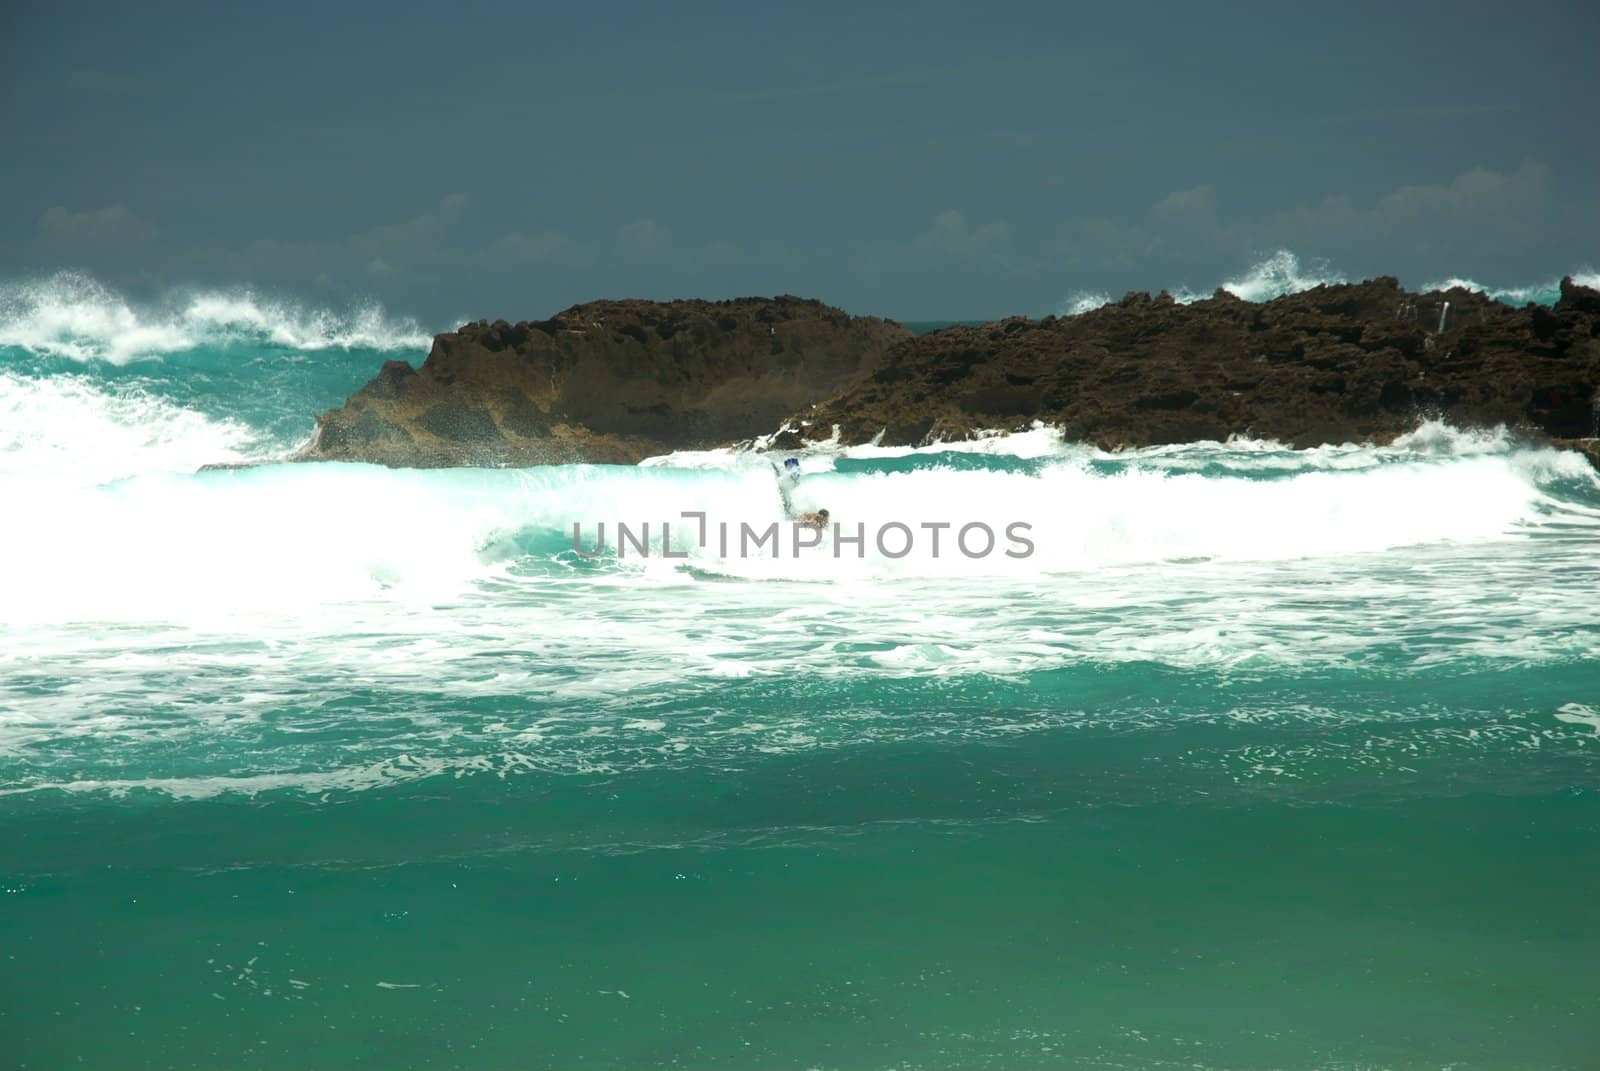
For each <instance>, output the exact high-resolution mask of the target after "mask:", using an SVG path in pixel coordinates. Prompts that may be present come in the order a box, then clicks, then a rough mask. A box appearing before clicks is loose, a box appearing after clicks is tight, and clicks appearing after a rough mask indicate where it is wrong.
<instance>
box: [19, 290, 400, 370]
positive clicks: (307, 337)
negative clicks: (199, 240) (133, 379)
mask: <svg viewBox="0 0 1600 1071" xmlns="http://www.w3.org/2000/svg"><path fill="white" fill-rule="evenodd" d="M429 340H430V336H429V334H428V332H426V331H424V330H423V329H422V327H421V326H420V325H418V324H417V323H416V322H414V321H412V320H408V319H399V320H396V319H392V318H390V317H389V316H388V315H387V314H386V313H385V312H384V311H383V309H382V308H381V307H379V306H377V305H371V306H367V307H364V308H354V309H350V310H347V311H345V312H334V311H331V310H326V309H315V308H308V307H306V306H304V305H300V304H297V303H295V302H292V301H284V300H275V299H272V298H269V297H266V296H263V295H261V294H259V293H256V292H255V291H252V290H248V289H239V290H234V291H212V290H187V291H174V292H172V293H170V294H168V295H167V296H166V297H165V298H164V299H162V300H161V301H159V302H156V303H154V304H152V305H149V306H142V305H136V304H135V303H133V302H132V301H130V300H129V299H128V298H127V297H126V296H124V295H122V294H120V293H118V292H116V291H115V290H113V289H111V288H109V287H107V286H104V285H102V284H101V283H99V282H97V281H96V280H94V279H93V278H91V277H89V276H87V275H83V274H80V273H76V272H63V273H61V274H58V275H54V276H51V277H49V278H47V279H43V280H38V281H33V282H11V283H6V284H0V347H4V346H13V347H19V348H24V349H28V350H32V351H34V352H36V353H43V354H49V355H52V356H58V357H67V358H71V359H74V360H80V361H89V360H104V361H110V362H112V363H116V364H125V363H127V362H129V361H134V360H139V359H141V358H150V357H160V356H162V355H165V354H172V353H181V352H183V351H186V350H192V349H196V348H198V347H202V346H213V347H216V346H227V345H231V344H235V343H250V344H255V345H265V346H272V347H278V348H283V349H291V350H301V351H311V350H322V349H330V348H346V349H355V348H361V349H374V350H396V351H398V350H425V349H427V347H428V344H429Z"/></svg>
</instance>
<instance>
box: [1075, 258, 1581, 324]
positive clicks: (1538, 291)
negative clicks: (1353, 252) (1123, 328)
mask: <svg viewBox="0 0 1600 1071" xmlns="http://www.w3.org/2000/svg"><path fill="white" fill-rule="evenodd" d="M1572 278H1573V281H1574V282H1576V283H1577V284H1578V285H1580V286H1587V287H1589V288H1591V289H1596V290H1600V272H1595V271H1593V270H1592V269H1589V268H1584V269H1582V270H1581V271H1577V272H1574V273H1573V275H1572ZM1349 281H1350V280H1349V279H1347V278H1346V277H1345V276H1344V275H1343V274H1341V273H1339V272H1337V271H1335V270H1334V269H1333V268H1332V267H1331V266H1330V265H1329V264H1328V263H1327V262H1326V261H1312V262H1309V263H1303V262H1302V261H1301V259H1300V258H1299V257H1298V256H1296V255H1295V254H1294V253H1292V252H1290V251H1289V250H1287V249H1280V250H1278V251H1276V252H1275V253H1273V254H1272V255H1271V256H1268V257H1266V258H1264V259H1262V260H1260V261H1258V262H1257V263H1256V264H1254V265H1253V266H1252V267H1251V268H1250V270H1249V271H1246V272H1245V273H1243V274H1242V275H1238V276H1235V277H1233V278H1230V279H1226V280H1224V281H1223V282H1222V283H1221V284H1219V286H1218V287H1217V289H1222V290H1226V291H1228V292H1229V293H1231V294H1233V295H1234V296H1236V297H1240V298H1243V299H1244V300H1245V301H1271V300H1272V299H1273V298H1277V297H1282V296H1283V295H1285V294H1298V293H1300V292H1301V291H1304V290H1311V289H1313V288H1315V287H1318V286H1329V285H1333V284H1337V283H1346V282H1349ZM1453 287H1462V288H1464V289H1467V290H1473V291H1476V292H1478V293H1482V294H1487V295H1489V296H1490V297H1492V298H1494V299H1495V300H1496V301H1503V302H1505V303H1506V304H1509V305H1524V304H1527V303H1528V302H1534V303H1536V304H1540V305H1553V304H1555V302H1556V300H1557V299H1558V298H1559V297H1560V296H1561V282H1560V280H1559V279H1550V280H1547V281H1545V282H1542V283H1536V284H1534V285H1531V286H1509V287H1493V286H1485V285H1484V284H1482V283H1478V282H1475V281H1473V280H1472V279H1465V278H1459V277H1452V278H1449V279H1445V280H1442V281H1439V282H1431V283H1428V284H1427V285H1425V286H1424V287H1423V288H1422V289H1423V290H1425V291H1431V290H1449V289H1451V288H1453ZM1167 292H1168V293H1170V294H1171V295H1172V297H1173V298H1174V299H1175V300H1176V301H1178V302H1179V303H1180V304H1183V305H1187V304H1190V303H1191V302H1195V301H1200V300H1202V299H1204V298H1208V297H1210V296H1211V295H1212V293H1213V291H1212V290H1191V289H1190V288H1188V287H1187V286H1176V287H1169V288H1168V291H1167ZM1111 301H1112V298H1111V296H1110V295H1109V294H1106V293H1102V292H1099V291H1077V292H1075V293H1073V294H1072V295H1070V296H1069V297H1068V298H1067V299H1066V300H1065V301H1063V302H1062V303H1061V304H1060V305H1059V306H1058V307H1057V308H1056V314H1057V315H1058V316H1076V315H1078V314H1080V313H1085V312H1092V311H1094V310H1095V309H1098V308H1101V307H1103V306H1105V305H1109V304H1110V303H1111Z"/></svg>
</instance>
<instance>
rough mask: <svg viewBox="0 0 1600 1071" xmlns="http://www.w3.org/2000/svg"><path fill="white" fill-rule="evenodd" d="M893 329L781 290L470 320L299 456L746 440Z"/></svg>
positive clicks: (850, 375) (632, 453) (346, 409)
mask: <svg viewBox="0 0 1600 1071" xmlns="http://www.w3.org/2000/svg"><path fill="white" fill-rule="evenodd" d="M910 337H911V332H910V331H908V330H907V329H906V328H904V327H902V326H901V325H899V324H896V323H893V322H891V321H888V320H880V319H877V318H876V317H853V316H850V315H848V314H846V313H844V312H841V311H840V310H838V309H835V308H830V307H828V306H826V305H823V304H822V303H821V302H818V301H807V300H802V299H800V298H794V297H779V298H771V299H766V298H742V299H739V300H735V301H717V302H710V301H673V302H666V303H659V302H650V301H596V302H591V303H589V304H586V305H575V306H573V307H572V308H570V309H567V310H566V311H565V312H561V313H558V314H557V315H556V316H555V317H553V318H551V319H549V320H538V321H531V322H525V323H517V324H508V323H506V322H504V321H498V322H495V323H492V324H491V323H484V322H479V323H473V324H468V325H466V326H465V327H463V328H461V329H460V330H459V331H454V332H450V333H448V334H443V335H440V336H438V337H437V338H436V339H434V343H433V349H432V350H431V351H430V352H429V354H428V357H427V360H426V361H424V362H423V364H422V367H421V368H413V367H411V365H409V364H406V363H404V362H401V361H390V362H389V363H388V364H385V365H384V366H383V369H382V370H381V371H380V372H379V373H378V375H377V377H376V378H375V379H373V380H372V381H371V382H370V383H368V384H367V385H366V386H365V387H363V388H361V390H359V391H357V392H356V393H355V394H354V395H352V396H351V397H350V399H349V401H348V402H346V403H345V405H344V406H343V407H342V408H339V409H332V410H329V411H328V412H326V413H323V414H322V415H321V416H320V417H319V418H318V420H317V433H316V436H315V438H314V439H313V440H312V442H311V444H310V445H309V446H308V447H307V448H306V450H305V451H304V452H303V453H302V454H301V459H302V460H343V461H372V462H377V463H380V464H386V465H402V466H420V467H433V466H448V465H491V466H492V465H514V466H524V465H538V464H554V463H563V462H573V461H595V462H619V463H631V462H636V461H638V460H640V459H641V458H643V457H646V456H649V455H651V454H659V453H664V452H667V451H670V450H678V449H690V448H697V447H708V446H714V445H718V444H721V443H726V442H728V441H730V440H738V439H747V438H750V437H752V436H755V435H759V434H763V433H765V432H769V431H771V430H772V429H773V428H775V427H777V426H778V425H779V424H780V423H781V422H782V420H783V418H784V417H785V416H786V415H787V414H789V413H791V412H793V411H795V410H796V409H799V408H801V407H803V406H806V405H808V404H810V403H812V402H814V401H816V400H817V399H818V398H824V397H827V396H828V395H829V394H831V393H833V392H834V391H835V390H836V389H838V388H839V387H841V386H843V385H844V384H846V383H849V382H853V381H856V380H858V379H860V378H861V377H862V376H864V375H865V374H867V373H869V372H870V371H871V370H872V369H873V368H874V367H875V366H876V364H877V361H878V359H879V358H880V357H881V356H882V354H883V353H884V352H885V351H886V350H888V349H889V348H890V347H891V346H893V345H894V344H896V343H899V342H902V341H904V340H906V339H909V338H910Z"/></svg>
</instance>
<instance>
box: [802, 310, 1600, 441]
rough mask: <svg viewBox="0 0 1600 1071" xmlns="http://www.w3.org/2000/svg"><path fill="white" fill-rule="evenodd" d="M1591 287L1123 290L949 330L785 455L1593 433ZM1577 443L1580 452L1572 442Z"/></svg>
mask: <svg viewBox="0 0 1600 1071" xmlns="http://www.w3.org/2000/svg"><path fill="white" fill-rule="evenodd" d="M1597 390H1600V293H1596V292H1595V291H1593V290H1588V289H1585V288H1582V287H1578V286H1575V285H1574V284H1573V283H1572V282H1571V280H1565V281H1563V283H1562V291H1561V299H1560V301H1559V302H1558V303H1557V304H1556V306H1555V307H1554V308H1546V307H1543V306H1537V305H1529V306H1526V307H1524V308H1513V307H1511V306H1508V305H1503V304H1501V303H1499V302H1497V301H1494V300H1492V299H1490V298H1488V297H1485V296H1483V295H1482V294H1477V293H1473V292H1471V291H1468V290H1463V289H1455V290H1448V291H1443V292H1434V293H1426V294H1414V293H1408V292H1406V291H1404V290H1402V289H1401V288H1400V285H1399V283H1398V282H1397V281H1396V280H1395V279H1392V278H1380V279H1374V280H1372V281H1370V282H1365V283H1357V284H1351V285H1337V286H1320V287H1317V288H1315V289H1313V290H1307V291H1303V292H1301V293H1297V294H1290V295H1286V296H1284V297H1279V298H1276V299H1274V300H1271V301H1267V302H1263V303H1260V304H1251V303H1248V302H1245V301H1242V300H1240V299H1239V298H1237V297H1234V296H1233V295H1232V294H1229V293H1227V292H1225V291H1220V290H1219V291H1218V292H1217V293H1216V295H1215V296H1213V297H1212V298H1210V299H1208V300H1204V301H1197V302H1194V303H1192V304H1188V305H1183V304H1178V303H1177V302H1175V301H1173V300H1172V299H1171V298H1170V297H1168V296H1166V295H1165V294H1163V295H1158V296H1156V297H1151V296H1150V295H1148V294H1129V295H1128V296H1126V297H1124V298H1123V299H1122V300H1121V301H1118V302H1115V303H1113V304H1110V305H1107V306H1105V307H1104V308H1101V309H1097V310H1095V311H1093V312H1088V313H1084V314H1082V315H1078V316H1071V317H1064V318H1056V317H1046V318H1044V319H1043V320H1029V319H1022V318H1016V319H1009V320H1002V321H999V322H996V323H991V324H986V325H984V326H982V327H950V328H945V329H944V330H941V331H936V332H933V333H931V334H928V335H923V336H921V337H918V338H914V339H911V340H908V341H906V342H902V343H900V344H899V345H897V346H895V347H894V348H893V349H891V350H890V351H889V352H888V353H887V354H885V355H884V358H883V360H882V361H881V362H879V364H878V366H877V367H876V369H874V370H873V371H871V372H869V373H868V374H867V375H865V376H864V377H863V378H862V379H860V380H859V381H857V382H855V383H852V384H849V385H847V386H846V387H844V388H842V389H841V390H840V391H838V392H837V393H835V394H834V395H833V396H832V397H831V398H829V399H827V400H826V401H824V402H822V403H821V404H819V405H816V406H814V407H811V408H809V409H802V410H798V411H796V412H795V413H794V414H792V416H791V424H792V425H793V426H794V427H796V428H798V429H799V431H798V432H797V433H792V434H789V435H786V436H784V437H782V438H781V439H780V440H779V442H778V445H786V444H794V443H797V442H798V441H800V440H803V439H821V438H827V437H829V436H830V435H832V434H833V429H834V427H835V426H837V427H838V429H839V435H840V438H841V439H842V441H844V442H846V443H859V442H867V441H871V440H873V439H874V438H877V437H878V436H880V435H881V436H882V440H881V441H882V442H883V443H884V444H885V445H915V444H921V443H926V442H931V441H936V440H941V439H961V438H967V437H969V436H970V435H971V434H972V433H973V432H974V431H977V430H980V429H991V428H1001V429H1015V428H1019V427H1026V426H1028V425H1029V424H1031V423H1032V422H1033V421H1035V420H1039V421H1043V422H1045V423H1047V424H1051V425H1056V426H1059V427H1060V428H1061V430H1062V432H1063V433H1064V435H1065V436H1066V437H1067V438H1069V439H1077V440H1085V441H1088V442H1092V443H1096V444H1099V445H1102V446H1106V447H1119V446H1142V445H1156V444H1162V443H1178V442H1190V441H1194V440H1198V439H1223V438H1226V437H1228V436H1229V435H1233V434H1249V435H1254V436H1259V437H1262V438H1272V439H1278V440H1280V441H1282V442H1285V443H1289V444H1293V445H1295V446H1314V445H1317V444H1320V443H1337V442H1346V441H1358V442H1359V441H1364V440H1369V439H1371V440H1376V441H1384V440H1386V439H1388V438H1392V437H1393V436H1395V435H1397V434H1400V433H1403V432H1406V431H1409V430H1411V429H1413V428H1415V427H1416V426H1417V424H1418V423H1419V422H1420V421H1422V420H1424V419H1426V418H1429V417H1438V418H1443V419H1446V420H1449V421H1452V422H1455V423H1458V424H1462V425H1495V424H1506V425H1509V426H1512V427H1515V428H1522V429H1527V430H1531V431H1538V432H1542V433H1544V434H1546V435H1548V436H1552V437H1555V438H1560V439H1570V440H1578V439H1583V438H1585V437H1592V436H1594V435H1596V433H1597V429H1596V396H1597ZM1580 448H1581V447H1580Z"/></svg>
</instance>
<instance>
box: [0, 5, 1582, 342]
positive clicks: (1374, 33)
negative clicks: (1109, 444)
mask: <svg viewBox="0 0 1600 1071" xmlns="http://www.w3.org/2000/svg"><path fill="white" fill-rule="evenodd" d="M1301 6H1302V5H1293V4H1285V3H1282V2H1281V0H1279V2H1277V3H1273V4H1262V5H1254V4H1233V5H1219V4H1195V3H1186V4H1182V5H1172V6H1170V7H1166V6H1147V5H1111V4H1096V5H1092V6H1083V7H1074V6H1071V5H1066V4H1013V3H1003V2H991V3H986V4H945V3H920V4H866V3H861V4H832V3H819V2H812V3H805V4H793V5H768V4H757V3H751V2H749V0H744V2H741V3H729V4H694V3H680V4H671V5H669V4H640V3H616V4H603V3H602V4H583V5H580V4H565V5H509V4H508V5H499V4H472V5H466V6H462V5H457V4H451V5H448V6H447V5H442V4H441V5H433V4H421V3H396V4H390V5H384V6H382V7H380V6H379V5H371V7H370V10H369V9H367V8H362V9H360V10H358V9H356V8H355V7H347V6H344V5H340V4H336V3H319V4H300V3H292V2H291V3H274V4H249V5H244V4H237V5H227V4H216V3H208V4H192V5H191V4H177V3H171V4H156V5H116V6H110V5H98V4H72V3H50V4H30V3H27V2H26V0H24V2H23V3H21V4H20V5H19V4H18V3H15V2H12V3H8V4H5V5H4V6H3V7H0V120H3V122H0V130H3V137H4V146H5V153H4V155H5V157H6V162H5V164H4V165H3V167H0V267H3V270H0V275H4V276H6V277H9V278H15V277H18V276H30V275H36V274H43V273H47V272H50V271H54V270H56V269H59V268H63V267H75V268H81V269H84V270H87V271H90V272H92V273H93V274H95V275H96V276H98V277H99V278H102V279H104V280H106V281H108V282H110V283H113V284H115V285H118V286H121V287H127V288H130V289H132V290H133V291H135V292H144V291H150V292H155V291H159V290H161V289H164V288H167V287H169V286H173V285H186V284H200V285H206V286H225V285H232V284H251V285H254V286H258V287H261V288H264V289H269V290H278V291H287V292H290V293H293V294H296V295H299V296H302V297H304V298H306V299H309V300H312V301H316V302H319V303H338V302H343V301H347V300H349V299H351V298H355V297H364V296H372V297H376V298H378V299H380V300H382V301H383V302H384V303H385V304H387V305H388V306H389V307H390V308H391V309H394V310H396V311H400V312H406V313H411V314H415V315H417V316H419V317H421V318H423V319H424V320H425V321H427V322H429V323H430V324H433V325H442V324H444V323H447V322H449V321H452V320H454V319H457V318H461V317H469V316H470V317H477V316H488V317H491V318H492V317H498V316H504V317H506V318H512V319H515V318H525V317H530V316H541V315H547V314H549V313H550V312H553V311H554V310H556V309H558V308H560V307H562V306H564V305H566V304H570V303H571V302H574V301H580V300H586V299H589V298H594V297H602V296H606V297H610V296H625V295H627V296H645V297H672V296H707V297H727V296H733V295H737V294H747V293H775V292H784V291H787V292H793V293H800V294H805V295H814V296H818V297H822V298H824V299H826V300H828V301H830V302H834V303H837V304H840V305H843V306H845V307H846V308H848V309H850V310H852V311H855V312H876V313H881V314H884V315H890V316H895V317H899V318H903V319H921V318H943V317H980V316H995V315H1003V314H1006V313H1012V312H1024V313H1030V314H1042V313H1045V312H1050V311H1054V310H1055V309H1056V308H1057V307H1058V306H1059V305H1060V304H1061V303H1062V302H1063V300H1064V299H1065V298H1066V297H1067V296H1068V295H1069V294H1071V293H1073V292H1074V291H1080V290H1103V291H1109V292H1112V293H1120V292H1121V291H1123V290H1126V289H1129V288H1135V287H1137V288H1141V289H1145V288H1149V289H1156V288H1160V287H1162V286H1176V285H1180V284H1182V285H1187V286H1190V287H1193V288H1197V289H1199V288H1204V289H1209V288H1210V287H1212V286H1214V285H1216V283H1218V282H1219V281H1221V280H1222V279H1223V278H1225V277H1227V276H1230V275H1237V274H1239V273H1240V272H1241V271H1243V270H1244V269H1246V268H1247V267H1248V266H1249V265H1250V263H1251V262H1252V261H1253V260H1256V259H1259V258H1260V257H1261V256H1262V255H1264V254H1266V253H1270V252H1271V251H1272V250H1273V249H1276V248H1278V247H1287V248H1290V249H1292V250H1294V251H1295V252H1297V253H1299V254H1300V256H1301V257H1302V258H1303V259H1306V260H1315V259H1323V260H1326V261H1328V262H1329V263H1330V264H1331V266H1332V267H1333V268H1334V269H1335V270H1337V271H1339V272H1341V273H1343V274H1345V275H1348V276H1352V277H1356V276H1368V275H1374V274H1379V273H1383V272H1390V273H1396V274H1399V275H1400V276H1401V277H1402V278H1403V279H1405V280H1406V281H1407V282H1408V283H1412V284H1421V283H1425V282H1430V281H1433V280H1435V279H1438V278H1441V277H1445V276H1450V275H1469V276H1472V277H1473V278H1476V279H1479V280H1480V281H1483V282H1486V283H1493V284H1511V283H1525V282H1532V281H1535V280H1538V279H1542V278H1548V277H1550V276H1553V275H1557V274H1560V273H1562V272H1564V271H1570V270H1573V269H1575V268H1578V267H1580V266H1582V265H1586V264H1587V265H1596V264H1597V263H1600V178H1597V176H1600V136H1597V133H1596V120H1595V116H1596V111H1595V108H1596V102H1597V101H1600V73H1597V70H1600V63H1597V60H1596V57H1597V56H1600V16H1597V14H1596V13H1595V12H1596V5H1593V4H1580V3H1566V4H1548V3H1537V2H1535V3H1523V4H1519V5H1510V6H1508V5H1506V4H1504V3H1497V4H1494V5H1484V4H1476V3H1452V4H1438V5H1432V4H1394V3H1385V4H1363V3H1339V4H1319V5H1315V6H1314V7H1312V8H1311V9H1310V10H1304V11H1302V10H1298V8H1300V7H1301Z"/></svg>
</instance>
